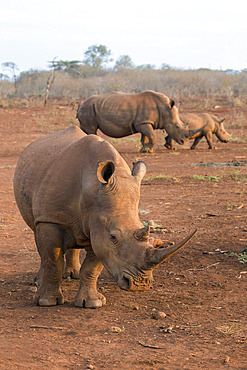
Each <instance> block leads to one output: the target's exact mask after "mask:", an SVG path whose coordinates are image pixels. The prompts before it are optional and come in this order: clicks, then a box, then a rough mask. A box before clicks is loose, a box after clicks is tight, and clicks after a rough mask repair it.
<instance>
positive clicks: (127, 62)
mask: <svg viewBox="0 0 247 370" xmlns="http://www.w3.org/2000/svg"><path fill="white" fill-rule="evenodd" d="M115 68H116V69H119V68H129V69H132V68H134V63H133V62H132V60H131V58H130V57H129V55H120V57H119V58H118V59H117V61H116V64H115Z"/></svg>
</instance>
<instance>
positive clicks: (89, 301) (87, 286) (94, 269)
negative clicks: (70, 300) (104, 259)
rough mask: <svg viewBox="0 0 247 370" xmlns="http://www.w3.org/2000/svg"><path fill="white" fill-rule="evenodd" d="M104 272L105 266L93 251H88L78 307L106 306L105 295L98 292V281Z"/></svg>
mask: <svg viewBox="0 0 247 370" xmlns="http://www.w3.org/2000/svg"><path fill="white" fill-rule="evenodd" d="M102 270H103V265H102V263H101V262H100V261H99V259H98V258H97V257H96V256H95V254H94V252H93V250H92V249H91V248H90V249H89V248H88V249H87V254H86V257H85V260H84V261H83V263H82V266H81V271H80V288H79V290H78V293H77V295H76V297H75V305H76V306H77V307H86V308H97V307H102V306H104V305H105V304H106V299H105V297H104V296H103V294H101V293H99V292H98V291H97V287H96V285H97V280H98V277H99V275H100V273H101V271H102Z"/></svg>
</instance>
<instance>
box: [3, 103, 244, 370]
mask: <svg viewBox="0 0 247 370" xmlns="http://www.w3.org/2000/svg"><path fill="white" fill-rule="evenodd" d="M31 103H32V104H31ZM189 108H190V110H192V107H188V108H185V107H183V110H184V111H186V109H187V111H188V110H189ZM193 111H198V110H196V109H194V110H193ZM204 111H206V110H204ZM75 112H76V104H72V103H71V104H65V103H62V102H49V103H48V106H47V107H46V108H44V107H42V105H41V103H40V104H38V105H37V104H36V103H35V102H30V104H29V105H23V104H21V103H19V105H16V106H14V107H11V108H10V107H7V106H2V107H1V108H0V174H1V175H0V211H1V215H0V237H1V246H0V268H1V276H0V283H1V284H0V298H1V303H0V307H1V327H0V333H1V341H0V350H1V355H0V368H1V369H39V368H42V369H44V368H49V369H61V368H65V369H113V368H118V369H238V370H240V369H246V368H247V358H246V342H247V331H246V330H247V322H246V307H247V304H246V303H247V302H246V279H247V273H246V272H247V264H245V263H240V262H239V261H238V258H237V257H236V256H233V257H230V256H229V254H230V253H231V252H235V253H237V254H239V253H240V252H241V251H242V250H243V249H244V248H246V246H247V225H246V213H247V212H246V205H247V199H246V176H247V167H246V166H247V141H246V140H247V135H246V126H245V128H237V127H235V126H234V125H233V126H232V125H231V124H234V122H233V121H234V117H235V115H236V114H237V115H238V116H239V115H240V114H241V115H242V117H244V119H245V121H246V120H247V112H246V111H244V110H243V109H241V107H240V108H238V111H236V109H235V110H234V109H233V108H231V107H228V106H226V105H225V106H222V107H221V108H219V109H218V110H217V111H216V110H214V109H213V108H212V109H211V110H207V112H214V113H216V114H217V115H218V116H219V118H221V117H222V116H225V117H226V127H227V129H228V131H229V132H230V133H232V134H233V138H234V139H235V140H232V141H231V142H229V143H227V144H224V143H216V145H217V148H218V149H217V150H215V151H209V150H208V149H207V144H206V142H205V141H204V142H201V143H199V144H198V147H197V148H198V149H196V150H194V151H191V150H190V149H189V145H188V144H186V145H185V146H182V147H181V146H178V145H177V150H176V151H175V152H170V151H168V150H167V149H166V148H165V147H164V146H163V143H164V133H163V132H161V131H158V132H157V135H158V143H157V145H156V147H155V152H154V153H153V154H149V155H146V154H140V153H139V141H138V140H139V136H138V135H135V136H132V137H128V138H123V139H120V140H117V141H116V140H110V141H111V142H112V144H113V145H114V146H115V147H116V148H117V150H118V151H119V152H120V154H121V155H122V156H123V158H124V159H125V160H126V161H127V163H128V164H129V165H130V166H131V165H132V162H133V161H134V160H135V159H140V158H141V159H142V160H144V161H145V162H146V164H147V174H146V176H145V178H144V181H143V183H142V186H141V202H140V218H141V220H142V221H149V220H155V223H156V224H161V225H163V229H164V231H163V234H159V233H158V231H159V230H158V229H155V231H156V233H154V234H153V235H154V236H156V237H159V238H161V239H162V240H164V242H165V243H170V242H176V241H179V240H181V239H182V238H183V237H184V236H185V235H186V234H187V233H188V232H189V231H191V230H193V229H194V228H196V227H197V228H198V233H197V235H196V236H195V237H194V239H192V241H190V243H189V244H187V245H186V247H185V248H184V249H182V250H181V251H179V252H178V253H177V254H175V255H173V256H172V257H170V259H168V260H167V261H165V262H164V263H162V264H161V265H160V266H159V267H157V268H156V269H155V270H154V287H153V289H151V290H149V291H147V292H125V291H121V290H120V289H119V288H118V286H117V284H116V283H115V282H114V280H113V278H112V277H111V276H110V275H109V274H108V273H107V272H106V270H103V272H102V274H101V276H100V278H99V289H100V290H101V291H103V292H104V295H105V296H106V299H107V304H106V306H105V307H103V308H101V309H96V310H89V309H80V308H77V307H75V306H74V304H73V299H74V296H75V294H76V291H77V289H78V281H76V280H64V281H63V284H62V289H63V292H64V296H65V300H66V302H65V304H64V305H62V306H55V307H50V308H45V307H43V308H42V307H38V306H35V305H34V304H33V301H32V297H33V291H32V286H31V285H30V284H31V283H32V281H33V278H34V276H35V273H36V272H37V270H38V268H39V263H40V260H39V256H38V253H37V251H36V247H35V243H34V238H33V234H32V232H31V231H30V230H29V229H28V227H27V226H26V224H25V223H24V221H23V220H22V218H21V216H20V214H19V211H18V209H17V207H16V204H15V200H14V196H13V189H12V179H13V175H14V170H15V165H16V162H17V160H18V157H19V155H20V153H21V151H22V150H23V149H24V148H25V147H26V146H27V145H28V144H29V143H30V142H32V141H34V140H36V139H37V138H39V137H42V136H44V135H46V134H48V133H50V132H54V131H56V130H58V129H62V128H65V127H68V126H70V125H71V124H77V121H76V119H75ZM227 124H228V126H227ZM234 127H235V128H234ZM102 136H103V135H102ZM107 139H109V138H107ZM207 163H209V164H210V163H211V164H212V163H214V164H218V165H215V166H212V165H211V166H205V164H207ZM219 163H228V165H222V166H220V165H219ZM198 165H200V166H198ZM195 175H201V176H205V175H207V176H208V179H209V180H200V179H198V178H195V177H193V176H195ZM165 176H166V177H165ZM210 179H211V181H210ZM212 180H218V181H212ZM244 180H245V182H244ZM222 252H225V253H222ZM157 311H162V312H164V313H165V314H166V316H165V317H164V318H159V319H155V318H154V316H155V313H157Z"/></svg>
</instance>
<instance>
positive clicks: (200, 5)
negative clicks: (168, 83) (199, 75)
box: [0, 0, 247, 72]
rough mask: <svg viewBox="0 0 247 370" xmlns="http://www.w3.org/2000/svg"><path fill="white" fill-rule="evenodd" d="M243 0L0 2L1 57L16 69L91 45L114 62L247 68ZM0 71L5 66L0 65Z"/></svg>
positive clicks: (78, 54)
mask: <svg viewBox="0 0 247 370" xmlns="http://www.w3.org/2000/svg"><path fill="white" fill-rule="evenodd" d="M246 16H247V11H246V5H245V1H240V0H235V1H234V2H233V1H231V2H230V1H229V2H227V1H225V0H224V1H222V0H218V1H217V0H214V1H212V0H207V1H203V2H201V1H198V0H197V1H194V0H187V1H181V0H177V1H174V2H172V1H166V0H159V1H158V0H152V1H150V0H149V1H146V0H141V1H140V0H125V1H121V2H118V1H117V0H114V1H113V0H105V1H102V0H101V1H99V0H92V1H85V2H84V1H78V0H76V1H75V0H70V1H68V0H67V1H63V0H59V1H58V0H50V1H48V0H43V1H33V0H22V1H19V0H18V1H17V0H8V1H4V2H3V1H2V2H1V5H0V40H1V41H0V43H1V44H0V45H1V58H0V64H2V63H4V62H14V63H15V64H16V65H17V66H18V68H19V70H20V71H27V70H29V69H47V62H48V61H50V60H52V59H53V58H54V57H57V58H58V60H59V59H62V60H74V59H76V60H83V58H84V52H85V51H86V50H87V48H88V47H89V46H91V45H93V44H102V45H105V46H107V47H108V49H110V50H111V53H112V57H113V58H114V61H116V60H117V58H118V57H119V56H120V55H129V56H130V58H131V59H132V61H133V62H134V64H135V65H140V64H152V65H155V66H156V67H159V66H161V65H162V63H167V64H169V65H171V66H173V67H177V68H185V69H188V68H211V69H223V70H225V69H236V70H241V69H244V68H247V46H246V45H247V20H246ZM0 72H3V70H2V69H1V67H0Z"/></svg>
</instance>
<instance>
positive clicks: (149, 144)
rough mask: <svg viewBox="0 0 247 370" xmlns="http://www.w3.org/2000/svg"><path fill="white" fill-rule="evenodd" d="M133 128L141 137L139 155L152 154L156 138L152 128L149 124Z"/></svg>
mask: <svg viewBox="0 0 247 370" xmlns="http://www.w3.org/2000/svg"><path fill="white" fill-rule="evenodd" d="M135 128H136V130H137V131H138V132H140V133H141V135H142V138H141V142H142V148H141V153H146V152H148V153H152V152H153V147H154V144H155V143H156V141H157V138H156V135H155V133H154V130H153V126H152V125H151V123H142V124H140V125H138V126H137V127H135ZM146 138H148V141H147V140H146Z"/></svg>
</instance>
